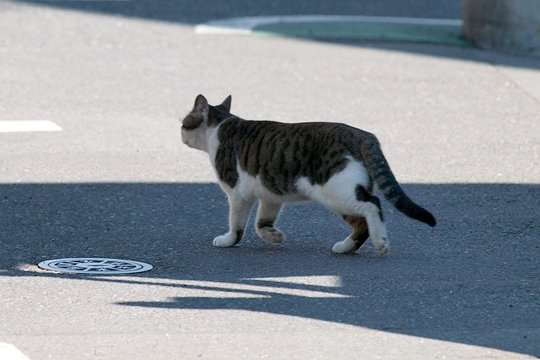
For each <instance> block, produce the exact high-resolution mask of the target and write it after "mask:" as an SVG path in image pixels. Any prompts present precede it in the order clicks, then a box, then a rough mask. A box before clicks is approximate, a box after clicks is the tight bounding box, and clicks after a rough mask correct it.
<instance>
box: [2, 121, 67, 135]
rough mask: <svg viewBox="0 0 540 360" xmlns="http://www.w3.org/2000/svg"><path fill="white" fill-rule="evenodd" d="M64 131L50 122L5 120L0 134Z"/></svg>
mask: <svg viewBox="0 0 540 360" xmlns="http://www.w3.org/2000/svg"><path fill="white" fill-rule="evenodd" d="M34 131H62V128H61V127H60V126H58V125H56V124H55V123H54V122H52V121H49V120H3V121H0V132H5V133H8V132H9V133H11V132H34Z"/></svg>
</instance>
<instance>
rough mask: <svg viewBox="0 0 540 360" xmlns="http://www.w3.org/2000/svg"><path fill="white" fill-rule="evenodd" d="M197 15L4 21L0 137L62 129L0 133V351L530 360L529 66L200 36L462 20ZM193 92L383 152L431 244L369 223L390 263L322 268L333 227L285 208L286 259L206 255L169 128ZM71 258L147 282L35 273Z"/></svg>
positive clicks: (535, 185) (175, 133)
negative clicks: (26, 125)
mask: <svg viewBox="0 0 540 360" xmlns="http://www.w3.org/2000/svg"><path fill="white" fill-rule="evenodd" d="M195 3H197V4H200V3H201V2H182V3H181V4H178V7H174V8H172V7H170V6H166V4H165V3H160V2H141V1H133V2H128V3H124V2H122V3H102V2H100V3H88V2H84V3H81V2H37V1H36V2H29V1H0V34H1V35H0V123H1V122H2V121H6V120H49V121H54V122H55V123H56V124H58V125H59V126H60V127H61V128H62V131H58V132H28V133H0V214H1V216H0V294H2V295H1V298H0V299H1V300H0V343H8V344H13V345H14V346H15V347H16V348H17V349H18V350H19V351H20V352H22V353H24V354H25V355H26V356H27V357H28V358H29V359H31V360H40V359H72V358H78V359H113V358H114V359H148V358H153V359H187V358H218V359H257V358H269V359H284V358H290V359H295V358H298V359H328V358H333V359H334V358H335V359H345V358H351V357H357V358H362V359H394V358H401V359H420V358H430V359H439V358H440V359H442V358H445V359H472V358H475V359H478V358H481V359H482V358H492V359H527V358H532V357H538V356H540V345H539V344H540V327H539V325H538V324H540V316H539V314H540V312H539V307H540V298H539V293H540V287H539V282H538V278H539V275H540V272H539V268H540V267H539V262H538V255H539V245H538V240H539V239H540V229H539V224H540V216H539V213H540V212H539V209H540V185H539V183H540V115H539V114H540V92H539V90H538V84H540V71H539V69H538V68H539V67H538V64H537V61H534V60H531V59H522V58H517V57H510V56H503V55H496V54H491V53H486V52H483V51H479V50H474V49H462V48H452V47H445V46H433V45H420V44H398V43H389V42H386V43H377V42H347V43H344V42H322V41H310V40H306V39H303V40H301V39H287V38H275V37H240V36H233V37H224V36H209V35H207V36H203V35H195V34H194V32H193V24H195V23H197V22H199V21H205V20H209V19H212V18H217V17H231V16H244V15H255V14H262V15H271V14H277V13H281V14H285V13H286V14H300V13H311V14H313V13H323V14H324V13H327V12H328V13H330V12H331V13H345V14H350V13H351V12H352V13H354V14H362V15H388V16H423V17H458V16H459V6H458V4H456V1H446V2H442V1H441V2H439V3H438V4H437V6H435V5H433V2H432V1H429V2H428V1H426V2H425V4H420V3H419V2H413V1H407V2H405V1H393V2H390V1H386V2H375V1H373V2H367V3H362V4H357V3H356V2H338V3H337V4H339V5H336V7H335V8H331V9H330V5H328V4H326V3H327V2H322V1H321V2H310V4H311V5H309V6H308V5H305V4H299V3H300V2H291V1H289V2H281V1H274V2H269V3H268V4H267V5H265V7H264V8H260V7H258V6H259V5H257V6H255V5H252V3H253V2H245V6H244V4H243V3H241V2H238V3H236V2H235V4H237V5H235V6H233V7H227V6H226V5H224V4H225V3H226V2H207V3H205V4H204V6H199V7H196V6H195V5H194V4H195ZM167 4H170V2H168V3H167ZM220 4H221V5H220ZM325 4H326V5H325ZM414 4H416V5H415V6H413V5H414ZM429 4H431V5H429ZM241 5H242V6H241ZM407 5H409V6H407ZM424 5H425V6H424ZM427 5H429V6H427ZM330 10H331V11H330ZM198 93H203V94H205V95H206V96H207V98H208V99H209V100H210V101H211V102H212V103H217V102H221V101H222V100H223V99H224V98H225V97H226V96H227V95H229V94H232V96H233V104H232V109H233V112H235V113H236V114H238V115H240V116H243V117H246V118H256V119H275V120H282V121H323V120H329V121H339V122H345V123H347V124H350V125H353V126H357V127H361V128H364V129H366V130H369V131H372V132H374V133H376V134H377V135H378V136H379V138H380V141H381V143H382V144H383V149H384V150H385V152H386V154H387V157H388V160H389V162H390V165H391V166H392V167H393V169H394V172H395V174H396V176H397V178H398V180H399V181H400V182H401V183H402V184H403V185H404V188H405V189H406V191H407V192H408V193H409V195H410V196H411V197H412V198H413V199H415V200H417V201H418V202H419V203H420V204H422V205H424V206H425V207H426V208H428V209H430V210H431V211H432V212H433V213H434V214H435V215H436V216H437V219H438V226H437V227H436V228H435V229H431V228H429V227H427V226H425V225H423V224H420V223H418V222H414V221H412V220H410V219H408V218H405V217H404V216H403V215H401V214H400V213H398V212H397V211H395V210H393V209H392V208H391V207H390V205H389V204H388V203H384V204H383V206H384V208H385V214H386V220H387V225H388V228H389V232H390V240H391V246H392V248H391V254H390V255H389V256H387V257H384V258H383V257H379V256H378V255H377V254H376V253H375V251H374V250H373V249H372V247H371V245H368V246H366V247H365V248H362V249H361V250H360V251H359V252H358V253H357V254H355V255H346V256H339V255H335V254H332V252H331V247H332V245H333V244H334V242H336V241H338V240H341V239H343V238H344V237H345V236H347V235H348V233H347V227H346V225H345V224H344V223H342V221H341V220H340V218H339V217H338V216H336V215H334V214H332V213H330V212H328V211H326V210H325V209H323V208H321V207H320V206H318V205H316V204H311V203H300V204H294V205H290V206H288V207H287V208H286V209H285V211H284V213H283V216H282V217H281V219H280V222H279V223H280V227H281V229H282V230H283V231H284V232H285V233H286V234H287V236H288V238H287V241H286V243H285V244H284V245H283V246H281V247H272V246H269V245H266V244H264V243H263V242H262V241H260V240H258V239H257V238H256V236H255V233H254V230H253V229H252V228H251V227H250V229H249V231H248V232H247V234H246V238H245V239H244V240H243V241H242V242H241V243H240V244H239V246H237V247H235V248H231V249H216V248H213V247H212V246H211V240H212V238H213V237H214V236H216V235H219V234H221V233H223V232H224V231H225V229H226V224H227V219H226V216H227V204H226V199H225V196H224V195H223V194H222V193H221V191H220V190H219V188H218V187H217V185H215V183H214V175H213V172H212V170H211V168H210V164H209V161H208V159H207V158H206V156H205V155H204V154H203V153H199V152H197V151H195V150H192V149H188V148H187V147H185V146H183V145H182V144H181V141H180V132H179V125H178V118H180V117H182V116H183V115H184V114H185V113H186V112H187V111H189V109H190V107H191V106H192V103H193V101H194V98H195V96H196V95H197V94H198ZM77 256H88V257H111V258H124V259H136V260H141V261H145V262H148V263H151V264H153V265H154V267H155V268H154V270H152V271H151V272H148V273H141V274H139V275H131V276H115V277H103V276H102V277H100V276H80V275H79V276H77V275H61V274H56V273H53V272H47V271H44V270H40V269H38V268H37V266H36V264H37V263H38V262H40V261H42V260H45V259H52V258H60V257H77ZM0 351H2V346H0ZM0 354H2V353H0ZM0 358H2V357H1V356H0ZM2 360H4V359H3V358H2ZM10 360H11V359H10Z"/></svg>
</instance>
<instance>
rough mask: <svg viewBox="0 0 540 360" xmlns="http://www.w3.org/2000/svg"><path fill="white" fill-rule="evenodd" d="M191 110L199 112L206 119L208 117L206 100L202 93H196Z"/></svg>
mask: <svg viewBox="0 0 540 360" xmlns="http://www.w3.org/2000/svg"><path fill="white" fill-rule="evenodd" d="M193 111H195V112H198V113H201V114H202V115H203V117H204V118H205V119H206V118H207V117H208V100H206V98H205V97H204V96H202V95H198V96H197V98H196V99H195V105H193Z"/></svg>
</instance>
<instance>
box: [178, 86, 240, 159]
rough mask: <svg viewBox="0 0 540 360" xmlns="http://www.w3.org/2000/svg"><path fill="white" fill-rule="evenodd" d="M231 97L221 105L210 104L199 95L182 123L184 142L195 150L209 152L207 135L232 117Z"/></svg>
mask: <svg viewBox="0 0 540 360" xmlns="http://www.w3.org/2000/svg"><path fill="white" fill-rule="evenodd" d="M230 111H231V96H230V95H229V96H227V98H226V99H225V100H224V101H223V102H222V103H221V104H219V105H217V106H212V105H209V104H208V101H207V100H206V98H205V97H204V96H202V95H198V96H197V98H196V99H195V104H194V105H193V110H191V112H190V113H189V114H188V115H187V116H186V117H185V118H184V120H183V121H182V141H183V142H184V144H186V145H187V146H189V147H192V148H194V149H198V150H203V151H207V138H206V133H207V130H208V129H211V128H214V127H216V126H217V125H219V124H220V123H221V122H222V121H223V120H225V119H228V118H230V117H231V116H233V115H231V113H230Z"/></svg>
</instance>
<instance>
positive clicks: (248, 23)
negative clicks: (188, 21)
mask: <svg viewBox="0 0 540 360" xmlns="http://www.w3.org/2000/svg"><path fill="white" fill-rule="evenodd" d="M461 27H462V21H461V20H459V19H425V18H401V17H380V16H341V15H298V16H256V17H241V18H231V19H220V20H214V21H210V22H207V23H205V24H200V25H197V26H196V27H195V33H197V34H210V35H275V36H289V37H301V38H318V39H349V40H387V41H410V42H428V43H437V44H447V45H457V46H466V47H470V46H472V45H471V43H470V42H468V41H466V40H464V39H463V38H462V37H461V35H460V34H461Z"/></svg>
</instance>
